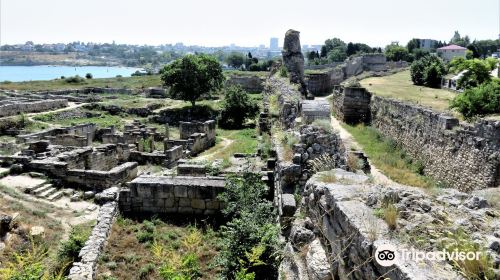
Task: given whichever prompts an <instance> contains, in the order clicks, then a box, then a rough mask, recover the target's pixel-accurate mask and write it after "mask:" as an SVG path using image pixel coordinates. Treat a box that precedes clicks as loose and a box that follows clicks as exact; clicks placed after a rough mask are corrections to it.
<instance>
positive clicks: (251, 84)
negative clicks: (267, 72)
mask: <svg viewBox="0 0 500 280" xmlns="http://www.w3.org/2000/svg"><path fill="white" fill-rule="evenodd" d="M232 85H235V86H240V87H241V88H242V89H244V90H245V91H247V92H250V93H260V92H262V91H263V90H264V79H263V78H262V77H260V76H258V75H251V73H248V74H246V75H229V77H228V79H227V81H226V86H232Z"/></svg>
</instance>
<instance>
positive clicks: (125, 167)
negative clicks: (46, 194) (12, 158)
mask: <svg viewBox="0 0 500 280" xmlns="http://www.w3.org/2000/svg"><path fill="white" fill-rule="evenodd" d="M41 155H42V154H37V155H35V157H36V159H33V158H26V160H25V161H26V162H25V165H26V167H27V169H28V170H32V171H37V172H42V173H45V174H47V175H50V176H54V177H56V178H59V179H62V180H63V181H65V182H70V183H71V184H73V185H74V186H80V187H84V188H89V189H94V190H102V189H106V188H109V187H111V186H114V185H119V184H122V183H125V182H127V181H129V180H131V179H133V178H135V177H136V176H137V162H126V161H127V160H128V159H129V157H130V147H129V146H128V145H121V144H119V145H112V144H105V145H101V146H99V147H95V148H92V147H86V148H80V149H75V150H70V151H66V152H62V153H60V154H58V155H56V156H49V157H47V156H41ZM40 158H41V159H40ZM121 162H125V163H123V164H120V163H121Z"/></svg>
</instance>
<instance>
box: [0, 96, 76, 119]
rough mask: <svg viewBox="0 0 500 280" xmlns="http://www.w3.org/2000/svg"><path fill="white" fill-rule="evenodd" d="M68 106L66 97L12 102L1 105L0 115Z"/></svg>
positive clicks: (43, 110)
mask: <svg viewBox="0 0 500 280" xmlns="http://www.w3.org/2000/svg"><path fill="white" fill-rule="evenodd" d="M67 106H68V100H66V99H56V100H38V101H29V102H12V103H11V104H4V105H0V117H8V116H14V115H18V114H21V113H36V112H45V111H50V110H54V109H60V108H64V107H67Z"/></svg>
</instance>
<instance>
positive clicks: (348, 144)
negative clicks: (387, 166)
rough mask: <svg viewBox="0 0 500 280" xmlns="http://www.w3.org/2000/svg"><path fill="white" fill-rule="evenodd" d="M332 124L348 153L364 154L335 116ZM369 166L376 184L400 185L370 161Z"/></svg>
mask: <svg viewBox="0 0 500 280" xmlns="http://www.w3.org/2000/svg"><path fill="white" fill-rule="evenodd" d="M327 98H328V96H326V97H317V98H316V99H327ZM331 124H332V127H333V129H334V130H336V131H338V132H339V135H340V139H342V143H344V146H345V148H346V150H347V151H349V150H353V151H360V152H363V148H362V146H361V145H360V144H359V143H358V142H356V140H355V139H354V137H352V135H351V134H350V133H349V131H347V130H345V129H344V128H343V127H342V126H341V125H340V121H339V120H338V119H336V118H335V117H334V116H331ZM368 164H370V173H371V175H372V177H373V181H374V183H376V184H382V185H400V184H399V183H396V182H394V181H393V180H391V179H390V178H389V177H387V176H385V175H384V174H383V173H382V172H381V171H380V170H379V169H378V168H377V166H375V165H374V164H373V163H372V162H371V161H370V159H368Z"/></svg>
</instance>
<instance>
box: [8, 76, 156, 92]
mask: <svg viewBox="0 0 500 280" xmlns="http://www.w3.org/2000/svg"><path fill="white" fill-rule="evenodd" d="M161 84H162V82H161V80H160V75H152V76H139V77H122V78H104V79H89V80H85V81H84V82H83V83H79V84H70V83H67V82H66V81H64V80H61V79H57V80H50V81H27V82H16V83H12V82H11V83H3V82H2V83H0V89H8V90H30V91H33V90H55V89H68V88H84V87H111V88H132V89H137V88H148V87H157V86H160V85H161Z"/></svg>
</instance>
